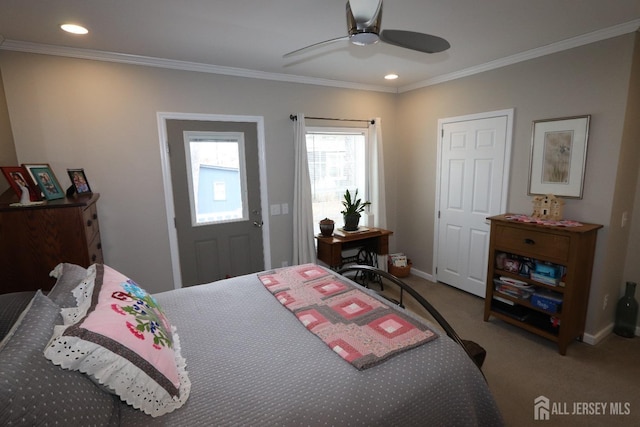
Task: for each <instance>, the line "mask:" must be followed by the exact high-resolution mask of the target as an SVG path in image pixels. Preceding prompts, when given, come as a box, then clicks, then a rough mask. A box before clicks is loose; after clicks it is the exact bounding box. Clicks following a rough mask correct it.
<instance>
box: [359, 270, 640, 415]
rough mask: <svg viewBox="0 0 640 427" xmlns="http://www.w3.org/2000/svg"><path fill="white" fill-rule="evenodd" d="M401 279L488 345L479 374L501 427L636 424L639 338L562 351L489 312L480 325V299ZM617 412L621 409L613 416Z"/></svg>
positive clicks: (412, 278)
mask: <svg viewBox="0 0 640 427" xmlns="http://www.w3.org/2000/svg"><path fill="white" fill-rule="evenodd" d="M403 280H404V281H405V282H407V283H409V284H411V285H413V286H414V287H415V289H416V290H417V291H418V292H420V293H421V294H422V295H423V296H424V297H425V298H426V299H427V300H428V301H429V302H430V303H431V304H433V305H434V306H435V307H436V308H437V309H438V311H440V313H441V314H442V315H443V316H444V317H445V318H446V319H447V321H448V322H449V323H450V324H451V325H452V326H453V327H454V329H455V330H456V331H457V332H458V334H459V335H460V336H461V337H462V338H463V339H470V340H473V341H476V342H477V343H479V344H480V345H482V346H483V347H484V348H485V349H486V350H487V359H486V360H485V363H484V366H483V372H484V373H485V376H486V378H487V382H488V383H489V388H490V389H491V391H492V392H493V395H494V396H495V399H496V402H497V404H498V406H499V408H500V410H501V412H502V415H503V417H504V420H505V423H506V425H507V426H514V427H520V426H529V425H535V426H640V337H635V338H632V339H628V338H621V337H619V336H617V335H614V334H612V335H610V336H609V337H607V338H606V339H604V340H603V341H602V342H600V343H599V344H598V345H595V346H592V345H589V344H585V343H582V342H578V341H576V342H574V343H572V344H571V345H570V346H569V348H568V350H567V354H566V355H565V356H561V355H560V354H559V353H558V349H557V346H556V344H555V343H554V342H551V341H548V340H546V339H543V338H541V337H538V336H537V335H534V334H532V333H529V332H526V331H524V330H521V329H519V328H517V327H514V326H511V325H509V324H507V323H505V322H502V321H500V320H498V319H495V318H493V317H492V318H491V319H490V320H489V321H488V322H485V321H484V320H483V312H484V300H483V299H481V298H478V297H476V296H473V295H470V294H468V293H466V292H463V291H460V290H457V289H455V288H452V287H450V286H447V285H443V284H439V283H432V282H429V281H427V280H424V279H422V278H419V277H417V276H413V275H412V276H409V277H407V278H405V279H403ZM371 287H372V288H373V289H376V285H375V284H374V285H372V286H371ZM392 288H393V285H386V286H385V291H386V292H388V293H390V294H391V296H397V295H395V293H394V292H393V289H392ZM405 295H406V294H405ZM405 298H406V299H405V305H407V307H408V308H409V309H411V310H412V311H418V308H417V306H416V305H415V304H412V303H411V301H410V299H411V298H410V297H405ZM539 396H544V397H546V398H548V399H549V409H550V411H551V413H550V415H549V419H548V420H538V421H536V420H534V400H535V399H536V398H538V397H539ZM604 404H606V406H603V405H604ZM612 404H613V405H612ZM615 409H617V410H618V412H622V413H623V414H622V415H612V414H611V412H612V410H614V411H615ZM574 410H580V411H582V412H586V413H587V414H578V413H574ZM596 410H598V411H603V412H604V413H603V414H595V413H593V412H594V411H596ZM624 413H628V414H626V415H625V414H624Z"/></svg>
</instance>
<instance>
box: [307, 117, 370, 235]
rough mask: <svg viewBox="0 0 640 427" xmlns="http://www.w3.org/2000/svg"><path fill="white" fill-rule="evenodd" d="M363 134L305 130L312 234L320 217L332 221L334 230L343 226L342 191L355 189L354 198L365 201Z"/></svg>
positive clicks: (360, 131) (348, 130) (351, 130)
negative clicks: (356, 196)
mask: <svg viewBox="0 0 640 427" xmlns="http://www.w3.org/2000/svg"><path fill="white" fill-rule="evenodd" d="M367 132H368V130H367V129H359V128H307V157H308V161H309V177H310V179H311V195H312V197H313V223H314V227H315V230H314V231H315V232H316V233H319V232H320V226H319V222H320V220H322V219H324V218H330V219H332V220H334V221H335V223H336V228H338V227H342V226H343V219H342V214H341V213H340V211H342V209H343V207H342V199H343V195H344V192H345V190H347V189H349V191H351V192H354V191H355V190H356V189H357V190H358V196H359V197H361V198H362V199H363V200H365V199H366V200H368V194H369V188H368V185H367V183H368V179H367V176H368V164H369V162H368V161H367V159H368V152H369V150H368V148H367ZM361 224H363V222H361Z"/></svg>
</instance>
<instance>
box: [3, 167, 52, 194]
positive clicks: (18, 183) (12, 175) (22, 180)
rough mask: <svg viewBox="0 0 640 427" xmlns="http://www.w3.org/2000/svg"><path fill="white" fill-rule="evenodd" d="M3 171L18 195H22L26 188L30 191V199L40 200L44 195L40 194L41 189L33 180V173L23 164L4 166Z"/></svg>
mask: <svg viewBox="0 0 640 427" xmlns="http://www.w3.org/2000/svg"><path fill="white" fill-rule="evenodd" d="M0 169H2V173H3V175H4V176H5V178H7V181H8V182H9V185H11V188H13V190H14V191H15V192H16V194H17V195H18V197H21V196H22V192H23V191H24V190H26V191H28V192H29V200H30V201H32V202H37V201H39V200H40V199H41V198H42V197H41V196H40V189H39V188H38V186H37V185H36V183H35V182H33V179H32V178H31V175H29V173H28V172H27V170H26V169H25V168H23V167H22V166H2V167H0Z"/></svg>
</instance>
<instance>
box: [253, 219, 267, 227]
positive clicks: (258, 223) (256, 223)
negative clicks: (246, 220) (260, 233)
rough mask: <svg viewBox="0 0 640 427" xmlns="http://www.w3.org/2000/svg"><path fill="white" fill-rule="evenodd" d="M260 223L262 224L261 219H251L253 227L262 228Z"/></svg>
mask: <svg viewBox="0 0 640 427" xmlns="http://www.w3.org/2000/svg"><path fill="white" fill-rule="evenodd" d="M262 224H264V223H263V222H262V221H260V222H258V221H253V225H254V226H255V227H258V228H262Z"/></svg>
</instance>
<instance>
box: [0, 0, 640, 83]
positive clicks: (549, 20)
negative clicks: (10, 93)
mask: <svg viewBox="0 0 640 427" xmlns="http://www.w3.org/2000/svg"><path fill="white" fill-rule="evenodd" d="M345 4H346V1H345V0H262V1H257V0H181V1H176V0H101V1H100V0H56V1H42V0H0V35H1V37H0V40H2V38H3V39H4V41H3V42H2V44H0V49H6V50H21V51H32V52H41V53H54V54H63V55H69V56H75V57H95V58H98V59H100V58H103V59H105V60H117V61H125V62H140V63H150V64H152V65H157V66H169V67H173V68H185V69H196V70H201V71H206V72H219V73H222V74H237V75H249V76H255V77H259V78H270V79H276V80H292V81H301V82H310V83H316V84H329V85H334V84H335V85H338V86H340V85H344V86H347V87H362V88H368V89H374V90H388V91H396V90H399V91H403V90H408V89H411V88H415V87H420V86H425V85H427V84H431V83H434V82H438V81H445V80H448V79H451V78H454V77H456V76H462V75H468V74H472V73H474V72H477V71H480V70H484V69H490V68H495V67H497V66H501V65H505V64H509V63H513V62H517V61H520V60H524V59H528V58H532V57H535V56H540V55H542V54H547V53H552V52H554V51H558V50H562V49H566V48H570V47H574V46H578V45H580V44H585V43H589V42H593V41H597V40H600V39H605V38H608V37H612V36H617V35H620V34H625V33H629V32H633V31H635V30H637V28H638V27H639V26H640V0H609V1H605V0H580V1H578V0H484V1H478V0H386V1H385V2H384V12H383V19H382V29H402V30H411V31H418V32H424V33H428V34H433V35H437V36H440V37H443V38H445V39H447V40H448V41H449V42H450V43H451V48H450V49H449V50H447V51H445V52H441V53H437V54H424V53H419V52H414V51H410V50H407V49H403V48H400V47H395V46H391V45H387V44H383V43H378V44H376V45H372V46H366V47H359V46H354V45H351V44H349V43H348V42H347V41H343V42H339V43H335V44H332V45H328V46H324V47H319V48H317V49H314V50H312V51H310V52H307V53H305V54H302V55H298V56H294V57H291V58H287V59H283V57H282V55H284V54H285V53H287V52H290V51H292V50H295V49H298V48H300V47H303V46H306V45H309V44H313V43H316V42H320V41H323V40H326V39H331V38H335V37H340V36H343V35H346V31H347V30H346V19H345ZM65 22H74V23H79V24H82V25H84V26H86V27H87V28H88V29H89V31H90V33H89V34H88V35H86V36H73V35H70V34H67V33H64V32H62V31H61V30H60V29H59V28H58V25H59V24H61V23H65ZM389 72H394V73H397V74H399V75H400V78H399V79H398V80H395V81H392V82H388V81H385V80H384V79H383V76H384V75H385V74H387V73H389ZM326 80H329V82H328V81H326Z"/></svg>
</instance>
